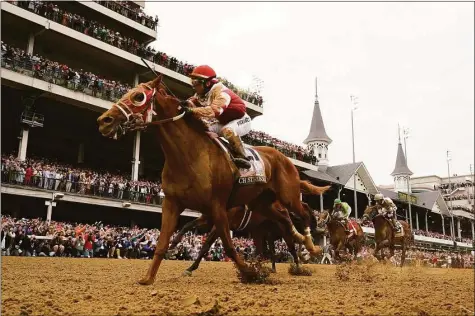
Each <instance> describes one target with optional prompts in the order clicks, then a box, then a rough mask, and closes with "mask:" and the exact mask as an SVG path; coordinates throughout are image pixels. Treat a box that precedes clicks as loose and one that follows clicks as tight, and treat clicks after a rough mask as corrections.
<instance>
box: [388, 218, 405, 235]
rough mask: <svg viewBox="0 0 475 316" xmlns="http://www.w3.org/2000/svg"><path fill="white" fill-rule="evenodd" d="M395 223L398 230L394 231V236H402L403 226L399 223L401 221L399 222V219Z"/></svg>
mask: <svg viewBox="0 0 475 316" xmlns="http://www.w3.org/2000/svg"><path fill="white" fill-rule="evenodd" d="M397 224H398V226H399V232H397V231H394V237H402V236H404V227H403V226H402V225H401V223H399V221H398V222H397ZM391 226H392V225H391Z"/></svg>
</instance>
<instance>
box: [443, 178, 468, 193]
mask: <svg viewBox="0 0 475 316" xmlns="http://www.w3.org/2000/svg"><path fill="white" fill-rule="evenodd" d="M471 187H473V183H472V182H468V181H466V182H453V183H450V184H448V183H445V184H441V185H439V186H435V187H434V190H436V189H438V190H440V192H442V194H450V193H452V191H453V190H455V189H458V188H471Z"/></svg>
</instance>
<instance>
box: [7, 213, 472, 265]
mask: <svg viewBox="0 0 475 316" xmlns="http://www.w3.org/2000/svg"><path fill="white" fill-rule="evenodd" d="M1 223H2V231H1V249H2V255H6V256H39V257H82V258H93V257H102V258H117V259H151V258H152V257H153V252H154V250H155V247H156V244H157V241H158V238H159V236H160V231H159V230H158V229H147V228H139V227H137V226H134V227H119V226H112V225H105V224H104V223H102V222H96V223H94V224H91V225H90V224H81V223H67V222H56V221H51V222H49V223H48V222H46V221H44V220H42V219H40V218H36V219H26V218H21V219H16V218H12V217H10V216H8V215H7V216H3V215H2V218H1ZM175 236H176V233H175V234H174V235H173V236H172V239H173V238H174V237H175ZM206 238H207V235H206V234H205V235H198V234H194V233H192V232H188V233H187V234H185V236H184V237H183V239H182V240H181V242H180V243H178V245H177V247H176V248H175V249H174V250H171V251H169V252H168V253H167V256H166V258H167V259H169V260H195V259H196V258H197V257H198V254H199V252H200V250H201V245H202V243H203V242H204V241H205V240H206ZM233 244H234V247H235V248H236V251H237V252H238V253H240V254H241V255H242V256H243V257H244V258H245V259H246V260H247V259H249V258H250V257H251V256H252V255H253V254H254V252H255V247H254V244H253V242H252V240H251V239H248V238H242V237H235V238H233ZM275 246H276V257H277V261H278V262H291V261H292V257H291V255H290V253H289V252H288V249H287V246H286V244H285V243H284V242H283V241H282V240H278V241H276V244H275ZM327 251H328V250H327ZM327 251H326V252H327ZM302 254H303V255H304V256H305V253H302ZM361 255H362V257H363V258H369V257H371V256H372V250H371V249H370V248H369V247H367V246H365V247H363V250H362V252H361ZM407 258H408V260H414V259H418V260H421V261H423V262H426V263H428V265H429V266H438V267H440V266H444V263H445V267H453V268H462V267H465V268H470V267H473V256H472V255H471V254H469V253H465V254H462V253H456V252H441V251H440V252H428V251H421V250H408V253H407ZM203 260H205V261H230V259H229V258H228V257H227V256H226V255H225V253H224V248H223V245H222V242H221V241H220V239H218V240H217V241H216V242H215V243H214V244H213V245H212V246H211V248H210V251H209V252H208V254H207V255H206V256H205V257H204V259H203ZM393 260H394V263H395V264H397V262H398V260H399V262H400V252H399V250H397V251H396V254H395V258H394V259H393ZM317 262H318V261H317Z"/></svg>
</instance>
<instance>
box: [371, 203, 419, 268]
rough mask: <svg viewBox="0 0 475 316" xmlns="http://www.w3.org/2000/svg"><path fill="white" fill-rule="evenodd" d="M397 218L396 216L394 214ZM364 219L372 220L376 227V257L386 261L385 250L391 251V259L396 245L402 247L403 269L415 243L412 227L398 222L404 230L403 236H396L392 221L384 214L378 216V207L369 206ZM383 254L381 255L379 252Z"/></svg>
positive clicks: (404, 222) (400, 221) (403, 222)
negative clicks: (409, 249) (408, 250)
mask: <svg viewBox="0 0 475 316" xmlns="http://www.w3.org/2000/svg"><path fill="white" fill-rule="evenodd" d="M394 216H396V214H394ZM363 219H366V220H371V221H372V222H373V225H374V240H375V242H376V247H375V249H374V256H375V257H376V258H378V260H382V259H384V257H385V256H384V254H383V249H384V248H386V247H388V248H389V250H390V256H389V257H388V259H390V258H391V257H392V256H394V249H395V246H396V245H400V246H401V250H402V253H401V267H402V266H403V265H404V261H405V259H406V249H407V248H408V247H409V246H410V245H412V244H413V243H414V234H413V232H412V230H411V227H410V226H409V224H408V223H407V222H406V221H402V220H398V221H399V223H400V224H401V226H402V229H403V233H404V234H403V235H401V236H399V235H397V234H396V231H395V229H394V228H393V225H392V224H391V223H390V221H389V220H388V219H387V218H386V217H385V216H384V215H382V214H378V208H377V206H376V205H375V206H367V207H366V209H365V211H364V215H363ZM379 251H380V252H381V255H379V254H378V252H379Z"/></svg>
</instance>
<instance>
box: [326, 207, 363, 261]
mask: <svg viewBox="0 0 475 316" xmlns="http://www.w3.org/2000/svg"><path fill="white" fill-rule="evenodd" d="M317 222H318V227H319V228H323V227H325V226H326V228H327V230H328V233H329V235H330V244H331V245H332V247H333V250H334V251H335V256H334V258H335V259H337V260H340V259H341V257H340V251H342V250H346V248H348V249H349V250H350V253H351V254H352V255H353V256H357V255H358V254H359V253H360V251H361V248H362V247H363V244H364V241H365V235H364V232H363V229H362V228H361V226H360V224H358V223H357V222H356V221H353V220H350V221H348V224H349V225H351V226H352V227H350V228H353V229H354V231H353V232H351V234H352V235H351V236H348V234H347V233H346V231H345V227H344V225H343V223H341V221H339V220H337V219H335V218H333V217H332V216H331V215H330V212H329V211H326V210H325V211H322V212H320V213H319V215H318V220H317Z"/></svg>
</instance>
